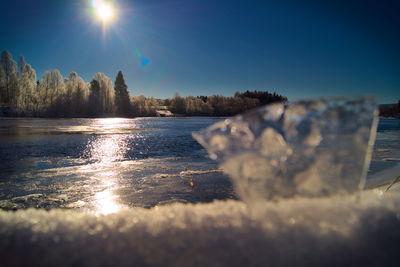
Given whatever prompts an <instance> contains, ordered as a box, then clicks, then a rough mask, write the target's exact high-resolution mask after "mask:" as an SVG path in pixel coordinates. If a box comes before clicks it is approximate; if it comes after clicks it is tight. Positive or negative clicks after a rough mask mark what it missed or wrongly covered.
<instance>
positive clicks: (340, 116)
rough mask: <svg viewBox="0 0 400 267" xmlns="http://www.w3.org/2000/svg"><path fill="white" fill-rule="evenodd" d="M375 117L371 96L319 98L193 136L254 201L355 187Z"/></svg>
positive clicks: (359, 184) (281, 106)
mask: <svg viewBox="0 0 400 267" xmlns="http://www.w3.org/2000/svg"><path fill="white" fill-rule="evenodd" d="M377 121H378V117H377V103H376V99H375V98H374V97H336V98H323V99H314V100H301V101H296V102H290V103H283V104H281V103H279V104H272V105H268V106H263V107H260V108H257V109H255V110H252V111H250V112H248V113H245V114H242V115H238V116H236V117H233V118H230V119H226V120H224V121H222V122H218V123H216V124H214V125H212V126H210V127H208V128H207V129H204V130H202V131H200V132H197V133H193V136H194V138H195V139H196V140H197V141H199V142H200V143H201V144H202V145H203V146H204V147H205V148H206V149H207V151H208V152H209V154H210V156H211V158H213V159H216V160H217V161H219V163H220V166H221V167H222V169H223V170H224V171H225V172H226V173H228V174H229V176H230V177H231V178H232V180H233V182H234V184H235V188H236V191H237V193H238V194H239V196H240V197H241V198H242V199H243V200H244V201H246V202H248V203H254V202H256V201H260V200H273V199H279V198H290V197H295V196H305V197H322V196H330V195H333V194H341V193H353V192H355V191H357V190H359V189H360V188H361V187H362V186H363V185H364V182H365V176H366V172H367V170H368V167H369V162H370V159H371V150H372V146H373V143H374V140H375V132H376V125H377Z"/></svg>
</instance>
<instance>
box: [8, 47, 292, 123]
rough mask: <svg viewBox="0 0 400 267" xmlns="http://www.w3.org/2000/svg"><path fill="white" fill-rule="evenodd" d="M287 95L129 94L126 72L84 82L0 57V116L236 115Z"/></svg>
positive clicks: (20, 60)
mask: <svg viewBox="0 0 400 267" xmlns="http://www.w3.org/2000/svg"><path fill="white" fill-rule="evenodd" d="M286 101H288V99H287V97H285V96H282V95H279V94H276V93H269V92H264V91H246V92H244V93H240V92H237V93H235V95H234V96H232V97H226V96H221V95H212V96H196V97H194V96H188V97H181V96H180V95H179V94H178V93H177V94H176V95H175V96H174V97H173V98H169V99H157V98H154V97H145V96H144V95H140V96H130V95H129V92H128V86H127V85H126V83H125V80H124V76H123V74H122V72H121V71H120V72H118V74H117V76H116V78H115V81H114V83H113V82H112V80H111V79H110V78H109V77H107V76H106V75H104V74H103V73H97V74H95V75H94V76H93V78H92V81H91V82H89V83H88V82H85V81H84V80H83V79H82V78H81V77H79V75H78V74H77V73H76V72H71V73H70V75H69V77H67V78H64V77H63V76H62V75H61V73H60V71H59V70H56V69H54V70H49V71H46V72H45V73H44V74H43V77H42V79H41V80H37V78H36V71H35V70H34V69H33V68H32V66H31V65H29V64H27V63H26V62H25V59H24V57H23V56H21V57H20V58H19V60H18V63H16V62H15V61H14V60H13V57H12V55H11V54H10V53H9V52H8V51H3V52H2V54H1V61H0V108H1V110H0V115H1V113H3V115H6V116H20V117H24V116H27V117H57V118H68V117H69V118H72V117H112V116H119V117H137V116H156V110H157V109H159V108H167V109H169V110H170V111H171V112H173V113H174V114H176V115H181V116H231V115H235V114H238V113H241V112H244V111H246V110H249V109H252V108H255V107H258V106H260V105H266V104H269V103H273V102H286Z"/></svg>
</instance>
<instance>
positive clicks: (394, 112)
mask: <svg viewBox="0 0 400 267" xmlns="http://www.w3.org/2000/svg"><path fill="white" fill-rule="evenodd" d="M379 115H380V116H381V117H390V118H400V100H399V101H398V102H397V104H383V105H379Z"/></svg>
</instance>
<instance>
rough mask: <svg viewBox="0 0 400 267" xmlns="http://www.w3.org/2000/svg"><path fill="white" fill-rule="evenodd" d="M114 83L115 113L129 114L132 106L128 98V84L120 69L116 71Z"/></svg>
mask: <svg viewBox="0 0 400 267" xmlns="http://www.w3.org/2000/svg"><path fill="white" fill-rule="evenodd" d="M114 85H115V86H114V90H115V107H116V115H117V116H129V115H130V114H131V110H132V108H131V103H130V100H129V92H128V86H127V85H126V83H125V80H124V76H123V75H122V72H121V71H119V72H118V74H117V77H116V79H115V84H114Z"/></svg>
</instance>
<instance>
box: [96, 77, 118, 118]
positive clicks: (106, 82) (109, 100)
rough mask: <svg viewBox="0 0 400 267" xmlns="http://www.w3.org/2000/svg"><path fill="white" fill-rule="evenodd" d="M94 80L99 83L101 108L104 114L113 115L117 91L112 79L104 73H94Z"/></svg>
mask: <svg viewBox="0 0 400 267" xmlns="http://www.w3.org/2000/svg"><path fill="white" fill-rule="evenodd" d="M93 80H96V81H97V82H98V83H99V87H100V92H99V93H100V100H101V103H100V108H101V110H102V113H103V114H104V115H111V114H113V113H114V101H115V93H114V88H113V85H112V81H111V79H110V78H108V77H107V76H106V75H105V74H104V73H101V72H99V73H97V74H96V75H94V77H93Z"/></svg>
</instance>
